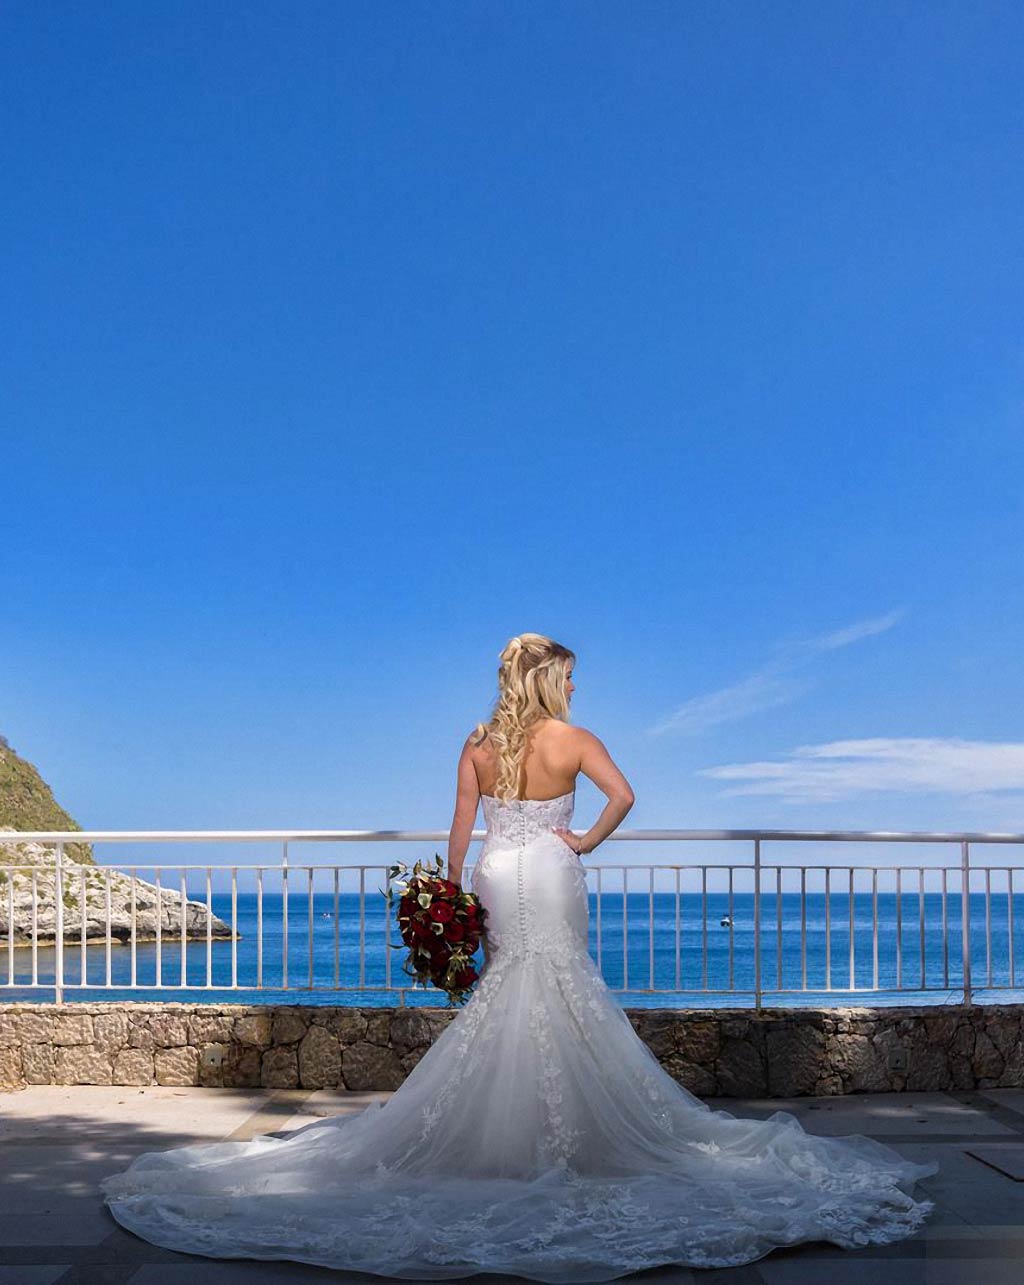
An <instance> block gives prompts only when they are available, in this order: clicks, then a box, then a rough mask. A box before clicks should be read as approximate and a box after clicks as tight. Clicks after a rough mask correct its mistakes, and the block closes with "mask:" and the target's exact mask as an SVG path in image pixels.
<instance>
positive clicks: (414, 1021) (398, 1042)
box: [391, 1008, 431, 1060]
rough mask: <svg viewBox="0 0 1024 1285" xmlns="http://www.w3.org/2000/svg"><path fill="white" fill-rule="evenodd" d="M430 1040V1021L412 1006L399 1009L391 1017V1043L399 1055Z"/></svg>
mask: <svg viewBox="0 0 1024 1285" xmlns="http://www.w3.org/2000/svg"><path fill="white" fill-rule="evenodd" d="M430 1042H431V1030H430V1023H429V1022H428V1021H427V1019H426V1018H425V1017H424V1016H423V1014H422V1013H418V1012H417V1011H416V1009H414V1008H403V1009H399V1010H398V1012H397V1013H395V1014H394V1015H393V1016H392V1018H391V1044H392V1046H393V1047H394V1048H395V1049H396V1050H397V1052H398V1053H399V1055H401V1054H403V1053H405V1052H408V1051H410V1050H412V1049H419V1048H423V1047H425V1046H426V1045H428V1044H430ZM417 1060H418V1059H417Z"/></svg>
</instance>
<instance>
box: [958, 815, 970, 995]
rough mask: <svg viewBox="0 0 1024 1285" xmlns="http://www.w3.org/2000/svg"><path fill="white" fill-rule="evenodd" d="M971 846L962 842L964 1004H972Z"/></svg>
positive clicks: (961, 905)
mask: <svg viewBox="0 0 1024 1285" xmlns="http://www.w3.org/2000/svg"><path fill="white" fill-rule="evenodd" d="M969 847H970V845H969V844H968V842H967V840H966V839H961V841H960V919H961V949H962V951H963V969H964V1003H965V1004H970V1002H971V858H970V852H969Z"/></svg>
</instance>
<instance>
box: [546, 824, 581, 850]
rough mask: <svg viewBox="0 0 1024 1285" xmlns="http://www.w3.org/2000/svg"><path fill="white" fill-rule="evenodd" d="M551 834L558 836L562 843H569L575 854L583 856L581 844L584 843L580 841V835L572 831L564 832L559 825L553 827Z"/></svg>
mask: <svg viewBox="0 0 1024 1285" xmlns="http://www.w3.org/2000/svg"><path fill="white" fill-rule="evenodd" d="M551 833H552V834H557V835H558V837H559V838H560V839H561V840H562V842H563V843H567V844H568V845H569V847H570V848H572V850H573V852H575V853H576V855H577V856H581V855H582V853H581V852H580V844H581V843H582V840H581V839H580V837H579V835H575V834H573V832H572V831H571V830H563V829H562V828H561V826H557V825H553V826H552V827H551Z"/></svg>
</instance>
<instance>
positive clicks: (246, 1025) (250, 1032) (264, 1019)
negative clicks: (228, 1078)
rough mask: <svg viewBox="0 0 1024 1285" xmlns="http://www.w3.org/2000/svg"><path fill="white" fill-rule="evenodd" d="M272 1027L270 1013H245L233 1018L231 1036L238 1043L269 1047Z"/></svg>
mask: <svg viewBox="0 0 1024 1285" xmlns="http://www.w3.org/2000/svg"><path fill="white" fill-rule="evenodd" d="M272 1029H273V1023H272V1021H271V1015H270V1013H246V1014H245V1016H244V1017H236V1018H235V1022H234V1028H233V1038H234V1039H235V1040H237V1041H238V1042H239V1043H240V1044H253V1045H255V1046H256V1047H257V1048H264V1049H265V1048H269V1047H270V1039H271V1032H272ZM258 1083H259V1081H258V1080H257V1084H258Z"/></svg>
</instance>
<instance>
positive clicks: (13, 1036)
mask: <svg viewBox="0 0 1024 1285" xmlns="http://www.w3.org/2000/svg"><path fill="white" fill-rule="evenodd" d="M0 1048H9V1049H13V1048H21V1031H20V1030H19V1029H18V1015H17V1013H0Z"/></svg>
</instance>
